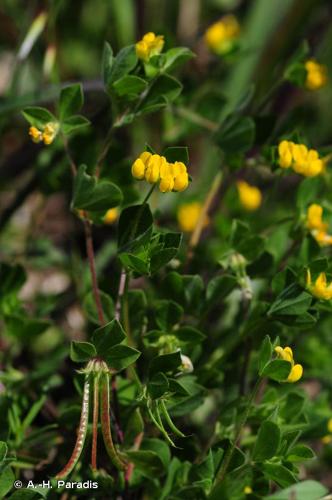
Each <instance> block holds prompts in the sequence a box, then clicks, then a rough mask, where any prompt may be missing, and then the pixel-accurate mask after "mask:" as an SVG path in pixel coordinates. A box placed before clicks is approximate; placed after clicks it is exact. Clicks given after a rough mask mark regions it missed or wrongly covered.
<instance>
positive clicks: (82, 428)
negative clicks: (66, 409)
mask: <svg viewBox="0 0 332 500" xmlns="http://www.w3.org/2000/svg"><path fill="white" fill-rule="evenodd" d="M89 399H90V377H89V375H86V377H85V382H84V388H83V399H82V410H81V418H80V423H79V427H78V431H77V438H76V443H75V447H74V450H73V453H72V455H71V457H70V459H69V460H68V462H67V464H66V465H65V466H64V468H63V469H62V470H61V471H60V472H59V473H58V474H57V475H56V476H55V477H56V479H62V478H65V477H67V476H68V474H70V473H71V471H72V470H73V468H74V467H75V465H76V464H77V462H78V460H79V458H80V456H81V453H82V450H83V446H84V443H85V438H86V432H87V429H88V420H89Z"/></svg>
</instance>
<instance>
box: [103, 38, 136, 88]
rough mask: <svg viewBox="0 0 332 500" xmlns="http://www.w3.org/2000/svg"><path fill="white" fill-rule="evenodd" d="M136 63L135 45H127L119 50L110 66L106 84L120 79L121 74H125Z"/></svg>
mask: <svg viewBox="0 0 332 500" xmlns="http://www.w3.org/2000/svg"><path fill="white" fill-rule="evenodd" d="M136 63H137V56H136V49H135V45H129V46H128V47H124V48H123V49H121V50H120V51H119V53H118V54H117V56H116V57H115V58H114V59H113V64H112V67H111V69H110V71H109V74H108V79H107V80H106V83H107V86H109V85H110V84H111V83H113V82H116V81H117V80H120V78H122V77H123V76H125V75H127V74H128V73H129V72H130V71H131V70H132V69H134V67H135V66H136Z"/></svg>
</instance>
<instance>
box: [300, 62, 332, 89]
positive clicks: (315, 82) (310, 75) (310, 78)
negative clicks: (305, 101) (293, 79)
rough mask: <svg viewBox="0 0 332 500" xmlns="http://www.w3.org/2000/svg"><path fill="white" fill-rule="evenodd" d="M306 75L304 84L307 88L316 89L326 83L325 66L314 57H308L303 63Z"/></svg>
mask: <svg viewBox="0 0 332 500" xmlns="http://www.w3.org/2000/svg"><path fill="white" fill-rule="evenodd" d="M305 69H306V70H307V77H306V81H305V86H306V87H307V89H309V90H318V89H320V88H322V87H324V86H325V85H326V83H327V68H326V66H324V65H323V64H319V63H318V62H317V61H315V60H314V59H309V60H308V61H306V63H305Z"/></svg>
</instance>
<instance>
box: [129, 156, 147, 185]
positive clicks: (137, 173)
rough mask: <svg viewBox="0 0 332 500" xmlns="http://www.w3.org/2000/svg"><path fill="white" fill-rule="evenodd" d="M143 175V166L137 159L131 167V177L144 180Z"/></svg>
mask: <svg viewBox="0 0 332 500" xmlns="http://www.w3.org/2000/svg"><path fill="white" fill-rule="evenodd" d="M144 173H145V165H144V163H143V161H142V160H141V159H140V158H137V160H135V161H134V163H133V165H132V167H131V175H132V176H133V177H135V179H138V180H142V179H144Z"/></svg>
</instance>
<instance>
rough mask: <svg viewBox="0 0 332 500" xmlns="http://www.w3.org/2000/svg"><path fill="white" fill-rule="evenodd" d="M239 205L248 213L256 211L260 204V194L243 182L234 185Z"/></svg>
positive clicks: (255, 188) (257, 190)
mask: <svg viewBox="0 0 332 500" xmlns="http://www.w3.org/2000/svg"><path fill="white" fill-rule="evenodd" d="M236 185H237V189H238V193H239V198H240V202H241V205H242V206H243V207H244V208H245V209H246V210H248V211H254V210H257V208H259V207H260V206H261V203H262V193H261V192H260V190H259V189H258V188H257V187H255V186H250V184H248V183H247V182H245V181H238V182H237V183H236Z"/></svg>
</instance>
